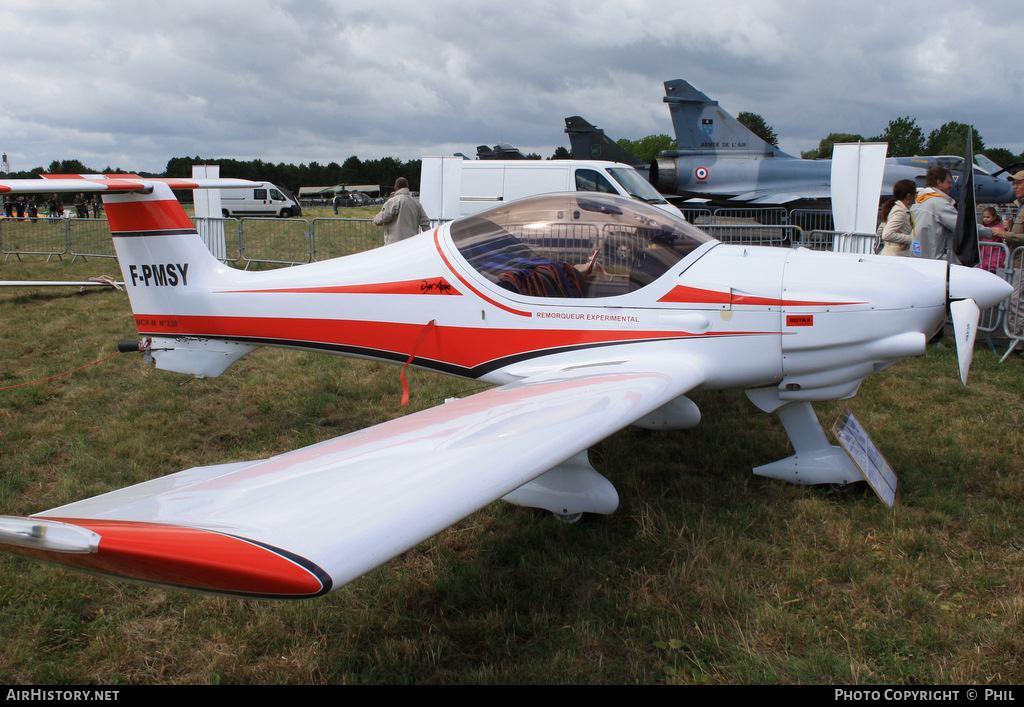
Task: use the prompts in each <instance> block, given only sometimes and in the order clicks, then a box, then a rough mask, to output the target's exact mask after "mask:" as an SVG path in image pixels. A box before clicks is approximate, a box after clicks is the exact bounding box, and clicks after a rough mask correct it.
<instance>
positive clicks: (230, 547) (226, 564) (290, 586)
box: [5, 518, 326, 596]
mask: <svg viewBox="0 0 1024 707" xmlns="http://www.w3.org/2000/svg"><path fill="white" fill-rule="evenodd" d="M46 520H53V521H58V522H61V523H69V524H71V525H77V526H79V527H82V528H86V529H88V530H91V531H92V532H94V533H96V534H98V535H99V536H100V538H101V540H100V543H99V549H98V550H97V552H95V553H89V554H66V553H57V552H53V553H51V552H46V551H44V550H35V549H28V548H5V549H10V550H12V551H13V552H19V553H22V554H26V555H30V556H32V557H37V558H39V559H44V560H48V561H52V562H58V563H60V564H64V565H71V566H74V567H78V568H80V569H84V570H87V571H92V572H103V573H105V574H112V575H116V576H118V577H125V578H127V579H134V580H138V581H142V582H156V583H160V584H171V585H175V586H178V587H183V588H188V589H196V590H200V591H217V592H230V593H235V594H249V595H268V596H315V595H317V594H321V593H322V592H323V591H324V590H325V585H324V582H323V581H321V580H320V578H318V577H317V576H316V575H315V574H314V573H313V572H312V571H311V570H310V569H308V568H306V567H303V566H302V565H300V564H298V563H297V562H296V561H294V560H291V559H289V558H287V557H284V556H283V555H281V554H279V553H277V552H275V551H273V550H272V549H269V548H267V547H264V546H262V545H257V544H255V543H253V542H250V541H247V540H244V539H242V538H237V537H234V536H231V535H224V534H221V533H215V532H212V531H209V530H201V529H198V528H182V527H177V526H171V525H160V524H156V523H137V522H132V521H117V520H92V519H80V518H46ZM324 576H325V577H326V575H324Z"/></svg>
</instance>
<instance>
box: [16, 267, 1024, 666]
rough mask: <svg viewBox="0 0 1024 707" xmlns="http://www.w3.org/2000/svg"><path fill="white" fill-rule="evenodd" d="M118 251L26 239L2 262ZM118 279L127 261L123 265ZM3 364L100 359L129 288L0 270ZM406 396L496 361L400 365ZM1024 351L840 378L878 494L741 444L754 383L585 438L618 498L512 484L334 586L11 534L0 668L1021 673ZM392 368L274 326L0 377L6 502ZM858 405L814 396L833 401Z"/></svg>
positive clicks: (151, 463) (217, 449)
mask: <svg viewBox="0 0 1024 707" xmlns="http://www.w3.org/2000/svg"><path fill="white" fill-rule="evenodd" d="M101 274H109V275H114V276H117V272H116V266H115V264H114V263H113V262H110V261H103V262H101V261H98V260H92V261H90V262H81V261H79V262H78V263H76V264H74V265H70V264H68V263H66V262H65V263H51V264H44V263H41V262H22V263H18V262H14V261H11V262H7V263H4V264H0V278H2V279H6V280H13V279H83V278H87V277H89V276H93V275H101ZM118 279H119V278H118ZM0 322H2V324H0V327H2V331H3V336H2V337H0V387H5V386H10V385H14V384H17V383H22V382H26V381H33V380H37V379H41V378H45V377H48V376H52V375H55V374H58V373H61V372H64V371H68V370H71V369H74V368H77V367H79V366H82V365H83V364H86V363H88V362H91V361H95V360H98V359H101V358H103V357H105V356H108V355H110V354H112V353H113V352H114V351H115V350H116V341H117V339H119V338H133V337H134V336H136V335H135V328H134V324H133V320H132V317H131V311H130V309H129V306H128V302H127V298H126V296H125V295H124V294H121V293H117V292H113V291H89V292H84V293H78V292H75V291H61V290H45V291H44V290H10V289H3V290H0ZM410 384H411V388H412V391H413V405H412V406H411V407H412V409H413V410H415V409H420V408H423V407H428V406H431V405H434V404H436V403H438V402H440V401H441V400H443V398H444V397H447V396H450V395H467V394H470V393H472V392H474V391H475V390H477V389H479V386H478V385H477V384H476V383H474V382H472V381H463V380H457V379H450V378H443V377H439V376H435V375H432V374H428V373H424V372H413V374H412V375H411V376H410ZM1022 391H1024V363H1022V362H1021V360H1020V359H1018V358H1016V357H1014V358H1012V359H1011V360H1009V361H1007V363H1005V364H1003V365H999V364H998V359H997V357H996V356H994V355H993V354H992V353H990V352H988V351H986V350H983V349H982V347H981V346H979V348H978V351H977V355H976V358H975V364H974V367H973V369H972V372H971V382H970V386H969V387H967V388H964V387H962V386H961V385H960V383H959V379H958V376H957V373H956V360H955V354H954V352H953V351H952V348H951V347H947V348H934V347H933V348H931V349H930V350H929V353H928V355H927V356H926V357H922V358H919V359H913V360H908V361H904V362H901V363H899V364H897V365H895V366H893V367H891V368H889V369H888V370H886V371H884V372H882V373H881V374H878V375H875V376H872V377H870V378H869V379H868V380H867V381H866V382H865V384H864V385H863V387H862V389H861V392H860V394H859V395H858V396H857V397H856V398H855V399H853V400H852V401H850V405H851V407H852V409H853V410H854V412H855V413H856V415H857V416H858V417H859V419H860V420H861V422H862V423H863V424H864V426H865V427H866V428H867V430H868V431H869V432H870V433H871V434H872V436H873V439H874V441H875V442H876V444H877V445H878V446H879V447H880V448H881V450H882V452H883V453H884V454H885V455H886V456H887V458H888V460H889V462H890V464H891V465H892V466H893V468H894V469H895V470H896V471H897V473H898V474H899V475H900V477H901V479H902V482H903V494H904V495H903V504H902V505H901V506H900V507H897V508H896V509H894V510H889V509H887V508H886V507H885V506H884V505H882V504H881V503H880V502H879V501H878V500H877V499H876V498H875V497H874V496H873V495H872V494H871V493H870V492H864V491H863V490H858V491H854V492H851V493H845V494H834V493H830V492H826V491H823V490H819V489H812V488H800V487H793V486H788V485H785V484H782V483H780V482H773V481H769V480H765V479H761V478H759V477H755V476H753V475H752V474H751V473H750V468H751V467H752V466H755V465H757V464H761V463H764V462H767V461H771V460H774V459H778V458H780V457H782V456H785V455H786V454H788V453H789V451H788V443H787V441H786V437H785V434H784V433H783V431H782V429H781V427H780V425H779V424H778V422H777V420H776V418H774V417H773V416H769V415H765V414H762V413H760V412H758V411H757V410H756V409H755V408H754V407H753V406H752V405H750V404H749V403H748V402H747V401H746V399H745V397H744V396H743V395H742V393H739V392H728V393H705V394H700V395H696V396H694V397H695V401H696V402H697V403H698V404H699V405H700V407H701V409H702V411H703V413H704V421H703V422H702V423H701V425H700V426H699V427H697V428H695V429H693V430H687V431H677V432H657V433H654V432H647V431H643V430H639V429H627V430H624V431H622V432H620V433H618V434H616V435H614V436H613V437H611V438H609V439H607V440H605V441H604V442H602V443H601V444H599V445H598V446H597V447H595V448H594V449H593V450H592V452H591V459H592V460H593V462H594V464H595V466H596V467H597V468H598V469H599V470H600V471H602V472H603V473H605V474H606V475H607V476H608V477H609V478H610V479H611V480H612V481H613V483H614V484H615V485H616V487H617V488H618V490H619V493H620V496H621V498H622V504H621V507H620V509H619V510H618V512H616V513H615V514H614V515H613V516H611V517H607V518H596V517H588V518H585V519H584V520H583V521H582V522H580V523H578V524H576V525H564V524H561V523H558V522H557V521H555V520H554V519H553V518H552V517H551V516H550V515H548V514H545V513H543V512H540V511H534V510H530V509H523V508H517V507H512V506H508V505H505V504H501V503H496V504H493V505H491V506H489V507H487V508H485V509H484V510H482V511H480V512H478V513H476V514H474V515H473V516H470V517H469V518H467V519H465V520H464V521H462V522H460V523H459V524H457V525H456V526H454V527H452V528H450V529H449V530H447V531H445V532H443V533H441V534H440V535H438V536H436V537H435V538H433V539H431V540H430V541H428V542H426V543H423V544H422V545H420V546H418V547H416V548H415V549H414V550H412V551H410V552H408V553H406V554H404V555H402V556H401V557H399V558H397V559H396V560H394V561H392V562H390V563H388V564H387V565H385V566H384V567H382V568H380V569H378V570H376V571H374V572H372V573H370V574H369V575H367V576H365V577H363V578H361V579H359V580H357V581H355V582H353V583H352V584H350V585H348V586H346V587H344V588H342V589H340V590H339V591H336V592H334V593H333V594H331V595H329V596H327V597H324V598H320V599H315V600H307V601H301V602H295V603H284V602H278V601H255V600H237V599H226V598H217V597H206V596H200V595H191V594H185V593H180V592H176V591H168V590H161V589H153V588H148V587H143V586H137V585H133V584H129V583H124V582H117V581H111V580H107V579H103V578H97V577H91V576H87V575H81V574H78V573H74V572H70V571H66V570H62V569H58V568H55V567H52V566H47V565H42V564H39V563H36V562H32V561H29V560H26V559H23V558H20V557H14V556H8V555H2V556H0V605H2V607H3V609H2V611H0V635H2V636H3V637H4V640H3V641H2V642H0V683H3V684H15V683H68V684H71V683H104V684H126V683H201V684H206V683H839V684H849V683H914V684H928V683H936V684H989V683H997V684H1020V683H1022V682H1024V579H1022V573H1021V567H1022V561H1024V538H1022V531H1024V512H1022V502H1024V404H1022V402H1024V401H1022ZM400 395H401V390H400V384H399V378H398V368H397V367H394V366H389V365H385V364H378V363H373V362H366V361H355V360H349V359H341V358H337V357H330V356H326V355H320V354H306V353H299V352H292V351H285V350H272V349H262V350H260V351H257V352H256V353H254V354H252V355H250V356H249V357H247V358H245V359H243V360H242V361H240V362H239V363H237V364H235V366H233V367H232V368H231V369H229V370H228V372H227V373H225V374H224V375H223V376H222V377H220V378H217V379H209V380H190V379H188V378H187V377H185V376H180V375H176V374H170V373H165V372H161V371H156V370H155V369H153V368H152V366H150V365H148V364H145V363H144V362H143V361H142V360H141V358H140V357H139V356H138V355H134V354H123V355H119V356H115V357H113V358H111V359H109V360H107V361H105V362H103V363H100V364H98V365H96V366H92V367H89V368H85V369H83V370H81V371H78V372H76V373H74V374H72V375H70V376H65V377H60V378H55V379H53V380H50V381H47V382H43V383H38V384H33V385H26V386H22V387H18V388H10V389H6V390H0V420H2V424H3V436H2V442H0V512H2V513H8V514H18V515H24V514H29V513H33V512H36V511H40V510H43V509H46V508H52V507H54V506H56V505H59V504H62V503H66V502H70V501H73V500H77V499H80V498H83V497H86V496H91V495H95V494H98V493H102V492H104V491H107V490H111V489H115V488H119V487H121V486H124V485H127V484H131V483H136V482H139V481H142V480H145V479H148V478H152V477H155V476H160V475H164V474H168V473H172V472H175V471H178V470H180V469H184V468H188V467H192V466H197V465H202V464H212V463H219V462H227V461H232V460H243V459H253V458H259V457H264V456H267V455H270V454H274V453H277V452H281V451H284V450H287V449H292V448H295V447H298V446H301V445H304V444H309V443H311V442H314V441H318V440H322V439H328V438H331V437H334V436H337V435H340V434H343V433H346V432H349V431H352V430H355V429H359V428H361V427H364V426H366V425H370V424H374V423H376V422H380V421H383V420H385V419H388V418H391V417H394V416H397V415H401V414H405V413H406V412H408V411H407V410H406V409H403V408H401V407H400V406H399V398H400ZM841 406H842V404H840V403H834V404H823V405H820V406H818V408H817V409H818V412H819V416H820V417H821V419H822V420H823V422H824V423H825V426H826V427H828V426H831V423H832V421H833V420H834V419H835V418H836V416H837V415H838V414H839V411H840V409H841Z"/></svg>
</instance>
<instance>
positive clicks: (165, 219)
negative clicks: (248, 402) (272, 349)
mask: <svg viewBox="0 0 1024 707" xmlns="http://www.w3.org/2000/svg"><path fill="white" fill-rule="evenodd" d="M103 203H104V206H105V208H106V212H107V219H108V221H109V223H110V232H111V235H112V236H113V238H114V249H115V251H116V252H117V259H118V262H119V263H120V265H121V273H122V275H123V276H124V283H125V289H126V290H127V292H128V298H129V300H130V301H131V306H132V312H133V313H134V315H135V324H136V326H137V327H138V330H139V333H140V334H141V335H142V336H144V337H148V338H149V339H150V342H149V345H148V346H147V347H146V352H147V354H148V355H149V356H151V357H152V358H153V360H154V361H155V363H156V365H157V368H163V369H166V370H170V371H177V372H179V373H191V374H193V375H196V376H200V377H206V376H210V377H214V376H218V375H220V374H221V373H223V372H224V371H225V370H226V369H227V368H228V366H230V365H231V364H232V363H234V362H235V361H237V360H238V359H239V358H241V357H242V356H244V355H245V354H247V353H249V352H250V351H252V350H254V349H255V348H256V347H255V346H250V345H245V344H236V343H232V342H227V341H218V340H212V339H208V338H203V337H201V336H196V335H195V332H196V331H197V328H198V329H202V327H203V323H204V322H205V321H207V320H208V319H209V318H210V317H211V315H213V311H212V307H211V297H210V296H209V295H210V293H211V290H213V289H214V286H215V285H216V286H217V287H224V286H226V285H230V284H231V283H232V282H233V281H236V280H239V279H240V278H241V277H243V276H244V273H241V272H239V271H237V270H234V269H233V268H229V267H227V266H225V265H224V264H223V263H221V262H220V261H219V260H217V259H216V258H214V257H213V255H212V254H211V253H210V251H209V249H208V248H207V247H206V245H205V244H204V243H203V241H202V240H201V239H200V238H199V234H198V233H196V229H195V227H194V226H193V225H192V222H191V221H190V220H189V217H188V215H187V214H186V213H185V211H184V209H182V208H181V204H179V203H178V200H177V199H176V198H175V197H174V194H173V193H172V192H171V189H170V187H168V186H167V185H166V184H161V183H154V184H153V185H152V191H149V192H148V193H145V192H143V193H138V192H135V193H125V194H104V195H103Z"/></svg>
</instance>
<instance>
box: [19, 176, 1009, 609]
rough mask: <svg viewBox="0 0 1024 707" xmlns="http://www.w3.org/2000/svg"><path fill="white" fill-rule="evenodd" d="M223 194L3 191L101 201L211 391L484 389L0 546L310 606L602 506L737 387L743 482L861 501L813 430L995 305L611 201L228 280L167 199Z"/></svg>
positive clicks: (495, 215) (906, 261)
mask: <svg viewBox="0 0 1024 707" xmlns="http://www.w3.org/2000/svg"><path fill="white" fill-rule="evenodd" d="M243 185H244V183H243V182H241V181H240V180H184V179H183V180H153V179H144V178H137V177H134V176H124V175H109V176H102V175H92V176H90V175H82V176H76V177H72V178H64V179H42V180H18V181H13V180H12V181H3V182H0V192H5V191H45V192H55V191H64V192H84V191H94V192H102V193H103V200H104V203H105V207H106V212H107V216H108V219H109V223H110V228H111V232H112V234H113V238H114V244H115V246H116V250H117V255H118V258H119V261H120V265H121V269H122V272H123V275H124V280H125V285H126V288H127V290H128V294H129V297H130V300H131V306H132V309H133V311H134V314H135V321H136V324H137V327H138V330H139V333H140V334H141V335H142V336H143V337H145V339H144V342H142V345H141V348H142V349H143V351H144V353H145V355H146V357H147V359H149V360H151V361H155V363H156V365H157V367H158V368H164V369H168V370H171V371H178V372H182V373H191V374H194V375H197V376H217V375H219V374H221V373H222V372H223V371H224V370H226V369H227V368H228V367H229V366H230V365H231V364H232V363H233V362H234V361H237V360H238V359H239V358H241V357H242V356H244V355H245V354H247V353H248V352H250V351H252V350H253V349H254V348H256V347H258V346H261V345H272V346H285V347H292V348H298V349H306V350H315V351H325V352H330V353H338V354H343V355H350V356H360V357H367V358H374V359H379V360H386V361H393V362H396V363H404V362H411V363H412V364H413V365H416V366H420V367H423V368H427V369H431V370H435V371H440V372H443V373H448V374H452V375H456V376H464V377H467V378H474V379H479V380H482V381H487V382H490V383H494V384H497V386H498V387H496V388H492V389H490V390H487V391H486V392H483V393H479V394H477V395H473V396H471V397H468V398H464V399H460V400H456V401H452V402H448V403H445V404H443V405H440V406H437V407H435V408H431V409H429V410H425V411H422V412H418V413H415V414H412V415H408V416H406V417H402V418H399V419H396V420H392V421H390V422H386V423H383V424H380V425H376V426H374V427H371V428H368V429H366V430H363V431H360V432H356V433H352V434H349V435H345V436H343V437H338V438H336V439H333V440H330V441H327V442H322V443H320V444H316V445H312V446H309V447H306V448H303V449H299V450H296V451H293V452H288V453H285V454H281V455H279V456H276V457H272V458H270V459H266V460H259V461H249V462H235V463H228V464H222V465H217V466H209V467H200V468H194V469H189V470H186V471H182V472H179V473H176V474H171V475H169V476H166V477H163V478H157V479H154V480H152V481H148V482H146V483H142V484H138V485H136V486H131V487H128V488H125V489H121V490H119V491H114V492H111V493H107V494H104V495H101V496H97V497H95V498H91V499H87V500H84V501H79V502H76V503H71V504H68V505H65V506H62V507H60V508H55V509H52V510H48V511H44V512H41V513H38V514H35V515H33V516H31V517H28V518H14V517H0V547H2V548H3V549H5V550H9V551H13V552H17V553H21V554H25V555H29V556H32V557H36V558H39V559H43V560H48V561H53V562H58V563H61V564H65V565H70V566H73V567H77V568H80V569H83V570H87V571H92V572H99V573H104V574H110V575H115V576H119V577H123V578H127V579H132V580H136V581H141V582H146V583H153V584H161V585H167V586H172V587H178V588H183V589H191V590H198V591H204V592H215V593H224V594H235V595H248V596H262V597H279V598H297V597H310V596H316V595H320V594H324V593H327V592H329V591H331V590H332V589H336V588H338V587H340V586H342V585H344V584H345V583H347V582H349V581H351V580H353V579H355V578H356V577H358V576H360V575H362V574H363V573H365V572H367V571H369V570H371V569H373V568H374V567H377V566H378V565H381V564H383V563H384V562H386V561H387V560H389V559H391V558H393V557H395V556H396V555H398V554H400V553H402V552H403V551H405V550H406V549H408V548H410V547H413V546H415V545H416V544H417V543H419V542H421V541H423V540H425V539H426V538H428V537H430V536H431V535H433V534H435V533H437V532H439V531H441V530H442V529H444V528H446V527H447V526H449V525H451V524H453V523H455V522H456V521H458V520H460V519H461V518H464V517H465V516H467V515H469V514H470V513H472V512H474V511H475V510H477V509H479V508H481V507H483V506H485V505H487V504H488V503H491V502H492V501H494V500H497V499H499V498H504V499H505V500H507V501H510V502H512V503H517V504H520V505H528V506H536V507H540V508H545V509H547V510H550V511H552V512H554V513H556V514H557V515H560V516H563V517H570V518H571V517H574V516H577V515H578V514H580V513H583V512H591V513H611V512H612V511H613V510H615V508H616V506H617V504H618V496H617V494H616V492H615V489H614V488H613V487H612V486H611V484H610V483H609V482H608V481H607V480H606V479H605V478H604V477H603V476H601V475H600V474H599V473H598V472H597V471H596V470H595V469H594V468H593V467H592V466H591V465H590V464H589V462H588V460H587V455H586V453H587V449H588V447H590V446H591V445H593V444H595V443H596V442H598V441H599V440H601V439H603V438H604V437H607V436H609V435H611V434H612V433H614V432H615V431H617V430H619V429H621V428H623V427H626V426H628V425H640V426H646V427H654V428H678V429H683V428H687V427H692V426H694V425H696V424H697V423H698V422H699V420H700V411H699V410H698V409H697V407H696V405H695V404H694V403H693V402H692V401H690V400H689V399H688V398H687V397H686V395H687V393H689V392H690V391H695V390H705V389H711V390H717V389H725V388H743V389H745V390H746V392H747V394H748V396H749V397H750V399H751V400H752V401H753V402H754V403H755V405H757V406H758V407H759V408H761V409H762V410H764V411H766V412H776V413H778V414H779V416H780V418H781V420H782V422H783V425H784V427H785V429H786V432H787V433H788V435H789V437H790V440H791V441H792V443H793V447H794V450H795V453H794V454H793V455H792V456H791V457H788V458H787V459H783V460H779V461H776V462H773V463H771V464H767V465H765V466H761V467H758V468H757V469H755V470H754V471H755V473H758V474H762V475H765V476H770V477H775V478H782V479H786V480H788V481H791V482H796V483H806V484H818V483H835V484H845V483H849V482H852V481H855V480H857V479H859V478H860V475H859V472H858V470H857V469H856V467H855V466H854V465H853V463H852V462H851V461H850V460H849V458H848V457H847V456H846V455H845V453H844V452H843V451H842V450H840V449H839V448H837V447H834V446H832V445H830V444H829V443H828V441H827V439H826V437H825V435H824V433H823V431H822V429H821V426H820V424H819V423H818V420H817V418H816V416H815V413H814V411H813V410H812V409H811V405H810V403H811V402H812V401H817V400H833V399H841V398H848V397H851V396H853V395H854V394H855V393H856V392H857V389H858V387H859V385H860V383H861V381H862V380H863V379H864V378H865V377H866V376H867V375H869V374H871V373H873V372H875V371H878V370H880V369H882V368H884V367H886V366H888V365H889V364H891V363H893V362H895V361H897V360H899V359H901V358H903V357H906V356H914V355H919V354H922V353H924V350H925V344H926V341H927V339H928V337H929V336H930V335H931V334H932V333H933V332H934V331H935V330H936V329H937V328H938V327H940V326H942V325H943V323H944V321H945V319H946V316H947V306H948V307H949V309H950V311H951V312H952V314H953V319H954V326H955V330H956V332H957V341H958V349H959V352H960V361H961V374H962V377H964V380H966V370H967V367H968V366H969V365H970V360H971V349H972V347H973V339H974V330H975V328H976V325H977V319H978V312H979V307H980V308H987V307H991V306H994V305H995V304H997V303H999V302H1000V301H1001V300H1002V299H1004V298H1005V297H1006V296H1008V294H1009V292H1010V289H1011V288H1010V286H1009V285H1008V284H1007V283H1006V282H1004V281H1003V280H1001V279H1000V278H997V277H995V276H993V275H991V274H989V273H987V272H985V271H983V270H976V269H967V268H963V267H960V266H956V265H954V266H950V265H947V263H945V262H940V261H931V260H919V259H913V258H890V257H884V258H883V257H876V256H860V255H851V256H843V255H835V254H823V253H815V252H810V251H806V250H788V249H781V248H763V247H746V246H728V245H722V244H720V243H718V242H717V241H715V240H714V239H712V238H710V237H708V236H707V235H705V234H704V233H702V232H700V231H698V230H697V229H696V228H694V227H692V226H690V225H688V224H687V223H685V222H684V221H681V220H678V219H675V218H674V217H672V216H671V215H669V214H666V213H665V212H663V211H660V210H658V209H655V208H653V207H650V206H648V205H646V204H644V203H642V202H639V201H636V200H631V199H626V198H622V197H617V196H611V195H605V194H594V193H580V192H577V193H572V194H548V195H542V196H538V197H533V198H530V199H524V200H522V201H519V202H514V203H510V204H507V205H503V206H499V207H497V208H495V209H492V210H490V211H487V212H483V213H481V214H478V215H476V216H473V217H469V218H465V219H460V220H458V221H455V222H452V223H449V224H445V225H442V226H440V227H438V228H435V229H433V230H431V231H428V232H425V233H421V234H420V235H418V236H416V237H414V238H411V239H409V240H406V241H402V242H400V243H397V244H394V245H390V246H387V247H385V248H379V249H376V250H372V251H368V252H364V253H359V254H356V255H351V256H347V257H344V258H339V259H336V260H330V261H325V262H319V263H312V264H308V265H302V266H298V267H293V268H288V269H281V270H274V271H266V272H243V271H240V270H236V269H234V268H231V267H228V266H226V265H224V264H223V263H221V262H220V261H218V260H216V259H215V258H214V257H213V256H212V255H211V254H210V252H209V250H208V249H207V248H206V247H205V245H204V244H203V242H202V241H201V240H200V238H199V237H198V235H197V234H196V231H195V229H194V228H193V226H192V224H191V222H190V221H189V219H188V217H187V216H186V214H185V212H184V211H183V210H182V208H181V206H180V205H179V204H178V202H177V200H176V199H175V198H174V196H173V194H172V193H171V187H173V188H207V187H237V186H243Z"/></svg>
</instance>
